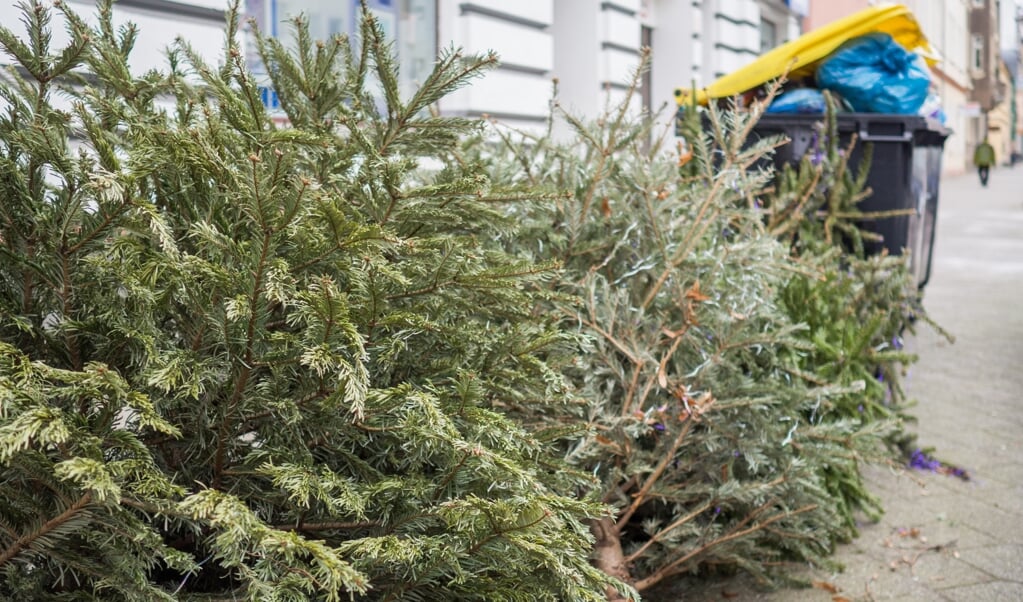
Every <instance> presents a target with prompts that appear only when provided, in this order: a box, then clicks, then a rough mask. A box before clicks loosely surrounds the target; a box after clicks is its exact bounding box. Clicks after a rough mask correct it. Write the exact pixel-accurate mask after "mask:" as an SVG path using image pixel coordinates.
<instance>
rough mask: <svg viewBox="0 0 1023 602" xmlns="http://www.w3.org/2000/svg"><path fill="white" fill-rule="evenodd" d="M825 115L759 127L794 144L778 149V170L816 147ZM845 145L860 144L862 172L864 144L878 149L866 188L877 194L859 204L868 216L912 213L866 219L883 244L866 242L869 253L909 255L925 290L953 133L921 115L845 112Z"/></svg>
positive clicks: (854, 162)
mask: <svg viewBox="0 0 1023 602" xmlns="http://www.w3.org/2000/svg"><path fill="white" fill-rule="evenodd" d="M822 120H823V117H822V116H821V115H805V114H766V115H764V116H763V117H761V119H760V121H759V122H758V123H757V125H756V127H755V128H754V134H755V135H758V136H760V137H767V136H775V135H779V134H782V135H784V136H786V137H787V138H788V139H789V140H790V142H789V144H785V145H783V146H781V147H779V148H778V149H777V150H776V154H775V156H774V162H775V167H777V168H779V169H780V168H781V167H782V166H783V165H785V164H786V163H790V164H796V163H798V162H799V161H800V160H801V159H802V157H803V155H805V154H806V152H807V151H808V150H809V149H810V148H811V146H812V144H813V142H814V136H815V135H817V132H819V131H820V130H819V127H815V126H817V124H819V123H821V121H822ZM837 121H838V133H839V137H840V140H839V142H840V145H841V147H847V146H848V144H849V142H850V139H851V138H852V136H853V134H855V135H856V136H857V143H856V146H855V148H854V149H853V152H852V155H851V156H850V157H849V167H850V168H851V169H853V170H856V169H858V168H859V164H860V161H861V160H862V158H863V149H864V145H865V144H872V145H873V148H874V154H873V159H872V161H871V164H870V171H869V172H868V174H867V182H866V184H867V186H868V187H870V189H871V191H872V194H871V195H870V196H869V197H867V198H866V199H864V200H863V201H861V202H860V204H859V208H860V210H861V211H863V212H864V213H870V212H882V211H894V210H910V213H909V214H907V215H898V216H893V217H885V218H877V219H864V220H863V221H862V222H861V223H860V224H859V225H860V227H861V228H862V229H864V230H865V231H867V232H873V233H875V234H878V235H880V236H881V237H882V238H883V240H882V241H881V242H873V241H865V247H866V249H865V250H866V252H867V253H868V254H878V253H881V251H882V250H887V251H888V253H889V254H892V255H901V254H903V253H909V254H910V270H911V271H912V272H913V274H914V276H915V279H916V283H917V286H918V287H919V288H921V289H922V288H923V287H924V285H926V284H927V280H928V279H929V278H930V273H931V253H932V250H933V247H934V226H935V219H936V217H937V211H938V191H939V189H940V184H941V156H942V152H943V149H944V145H945V139H946V138H947V137H948V135H949V133H950V132H949V130H948V129H946V128H945V127H944V126H942V125H941V124H940V123H938V122H937V121H935V120H933V119H928V118H925V117H922V116H918V115H894V114H883V113H840V114H838V115H837Z"/></svg>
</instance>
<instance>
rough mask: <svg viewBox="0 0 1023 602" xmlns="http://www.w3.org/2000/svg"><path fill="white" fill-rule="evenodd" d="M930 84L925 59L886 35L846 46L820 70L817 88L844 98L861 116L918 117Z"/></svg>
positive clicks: (872, 36)
mask: <svg viewBox="0 0 1023 602" xmlns="http://www.w3.org/2000/svg"><path fill="white" fill-rule="evenodd" d="M930 81H931V75H930V72H929V71H928V70H927V64H926V63H924V60H923V58H921V57H920V56H918V55H916V54H913V53H911V52H909V51H908V50H906V49H905V48H903V47H902V46H900V45H899V43H898V42H896V41H895V40H893V39H892V37H891V36H890V35H888V34H886V33H872V34H869V35H866V36H862V37H859V38H856V39H854V40H850V41H848V42H846V43H845V44H843V45H842V46H841V47H840V48H839V49H838V50H836V51H835V52H834V53H833V54H832V55H831V56H830V57H828V58H827V59H825V60H824V62H823V63H821V66H820V67H818V68H817V85H818V86H819V87H820V88H822V89H825V90H834V91H835V92H837V93H839V94H841V95H842V97H843V98H845V100H846V101H848V102H849V104H850V105H851V106H852V108H853V110H854V111H857V112H861V113H897V114H900V115H913V114H916V113H917V111H919V110H920V107H921V106H922V105H923V103H924V100H925V99H926V98H927V91H928V88H929V87H930Z"/></svg>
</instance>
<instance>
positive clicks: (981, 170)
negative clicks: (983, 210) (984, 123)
mask: <svg viewBox="0 0 1023 602" xmlns="http://www.w3.org/2000/svg"><path fill="white" fill-rule="evenodd" d="M973 164H974V165H976V166H977V175H979V176H980V185H981V186H987V178H988V174H989V173H990V172H991V166H993V165H994V164H995V147H993V146H991V143H990V142H988V141H987V136H985V137H984V141H983V142H981V143H980V144H978V145H977V149H976V150H975V151H973Z"/></svg>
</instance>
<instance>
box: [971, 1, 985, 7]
mask: <svg viewBox="0 0 1023 602" xmlns="http://www.w3.org/2000/svg"><path fill="white" fill-rule="evenodd" d="M984 3H985V2H984V0H973V6H974V7H975V8H984Z"/></svg>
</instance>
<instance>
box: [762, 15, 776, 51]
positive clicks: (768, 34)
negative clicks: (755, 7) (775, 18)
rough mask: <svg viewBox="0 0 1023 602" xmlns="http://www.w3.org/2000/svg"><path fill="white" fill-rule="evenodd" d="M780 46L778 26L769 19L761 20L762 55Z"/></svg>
mask: <svg viewBox="0 0 1023 602" xmlns="http://www.w3.org/2000/svg"><path fill="white" fill-rule="evenodd" d="M777 45H778V26H777V25H775V24H774V23H772V22H771V21H768V20H767V19H761V20H760V54H763V53H765V52H767V51H768V50H770V49H772V48H774V47H775V46H777Z"/></svg>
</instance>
